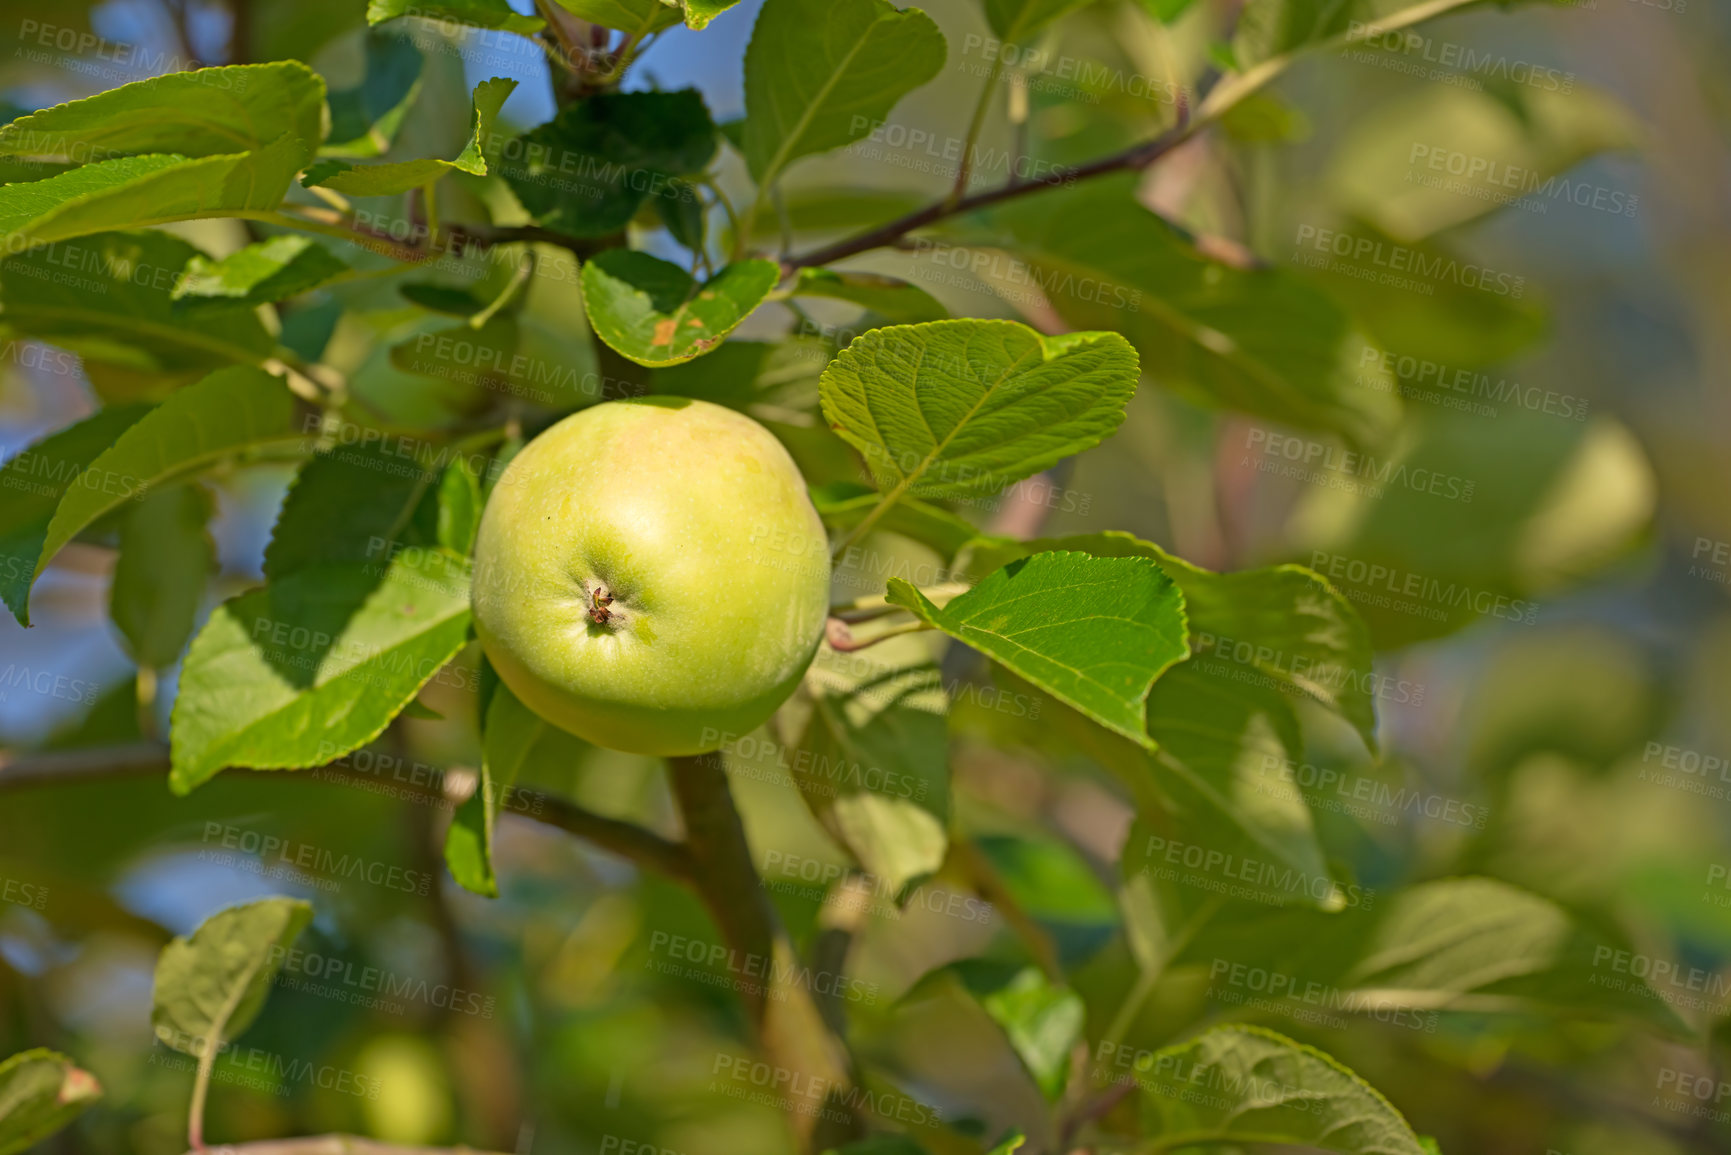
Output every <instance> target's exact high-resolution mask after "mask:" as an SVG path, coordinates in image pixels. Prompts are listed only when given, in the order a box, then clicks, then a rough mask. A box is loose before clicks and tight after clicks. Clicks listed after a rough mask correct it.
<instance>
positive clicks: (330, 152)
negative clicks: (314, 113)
mask: <svg viewBox="0 0 1731 1155" xmlns="http://www.w3.org/2000/svg"><path fill="white" fill-rule="evenodd" d="M364 44H365V45H366V61H365V71H364V72H363V74H362V77H361V82H360V83H359V84H357V85H356V86H355V87H353V88H345V89H343V90H342V91H340V92H333V93H331V94H330V101H329V103H330V109H331V131H330V137H329V139H327V140H326V141H325V143H324V146H323V147H321V148H320V149H319V155H320V156H336V157H348V158H355V157H367V156H382V155H383V154H384V153H385V152H386V150H388V149H389V148H390V147H391V142H392V141H394V140H395V139H396V138H397V130H398V129H399V128H401V127H402V124H403V118H404V117H405V116H407V115H408V112H409V108H410V106H412V105H413V104H414V103H415V98H416V97H418V96H419V95H420V93H421V68H422V64H423V61H422V59H421V52H420V49H418V48H416V47H415V44H414V41H413V40H411V39H410V38H409V37H407V36H404V35H401V34H399V33H397V32H395V31H390V32H387V31H383V30H380V29H377V28H372V29H368V30H367V33H366V38H365V40H364Z"/></svg>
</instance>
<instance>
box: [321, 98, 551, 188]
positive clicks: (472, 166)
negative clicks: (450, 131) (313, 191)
mask: <svg viewBox="0 0 1731 1155" xmlns="http://www.w3.org/2000/svg"><path fill="white" fill-rule="evenodd" d="M516 87H517V82H516V81H515V80H508V79H505V78H504V77H499V76H495V77H493V79H491V80H483V81H482V82H481V83H479V84H477V85H476V86H475V94H474V103H473V105H472V107H471V109H470V114H469V136H468V143H467V144H465V145H464V147H463V151H462V152H460V153H458V154H457V158H456V159H455V160H440V159H437V158H433V157H428V158H423V159H420V160H404V161H397V162H394V163H390V164H370V165H353V166H342V165H341V162H338V161H328V162H323V163H322V164H321V165H320V167H319V169H318V172H317V173H316V174H315V173H313V172H310V171H309V172H308V173H307V175H306V177H305V179H304V180H303V181H302V183H303V184H304V185H306V186H307V187H309V188H310V187H314V186H322V187H324V188H328V189H331V190H332V191H334V192H340V193H343V194H344V195H346V196H355V197H378V196H394V195H396V194H397V193H404V192H408V191H409V190H410V189H412V188H420V187H421V186H422V185H425V184H429V183H431V182H433V181H435V180H438V179H439V178H440V177H442V176H444V175H445V174H446V173H447V172H451V171H457V172H466V173H470V174H472V175H475V176H485V175H486V173H487V157H486V148H487V145H488V143H489V142H491V141H492V139H493V135H494V134H493V122H494V121H495V120H496V119H497V118H498V116H499V109H500V108H501V107H503V106H504V103H505V99H506V98H507V97H509V96H510V95H511V93H512V91H513V90H515V89H516ZM339 166H341V167H339Z"/></svg>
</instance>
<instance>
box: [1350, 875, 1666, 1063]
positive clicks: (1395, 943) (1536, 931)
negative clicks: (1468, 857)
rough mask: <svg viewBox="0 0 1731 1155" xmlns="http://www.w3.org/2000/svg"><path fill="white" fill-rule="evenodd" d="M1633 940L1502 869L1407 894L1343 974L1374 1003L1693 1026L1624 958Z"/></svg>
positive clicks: (1431, 884) (1385, 915)
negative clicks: (1531, 1008)
mask: <svg viewBox="0 0 1731 1155" xmlns="http://www.w3.org/2000/svg"><path fill="white" fill-rule="evenodd" d="M1627 953H1628V945H1627V943H1626V942H1623V941H1620V940H1619V938H1618V937H1616V936H1613V935H1612V934H1611V933H1609V932H1607V931H1604V930H1601V929H1599V928H1597V927H1594V926H1592V925H1591V924H1589V923H1587V922H1585V921H1583V920H1581V919H1579V918H1576V917H1575V916H1573V915H1571V914H1570V912H1569V911H1568V910H1567V909H1565V908H1564V907H1562V906H1561V905H1559V904H1558V903H1555V902H1553V901H1551V900H1550V899H1547V898H1543V897H1541V896H1539V895H1536V894H1532V893H1530V892H1529V891H1525V890H1522V889H1520V888H1519V887H1516V886H1512V885H1510V884H1509V883H1506V882H1501V881H1499V880H1497V879H1492V878H1451V879H1440V880H1438V881H1435V882H1427V883H1421V884H1419V885H1417V886H1414V887H1411V888H1409V889H1407V890H1405V891H1403V892H1401V893H1400V894H1397V895H1396V896H1395V897H1394V899H1393V900H1392V902H1391V904H1390V905H1389V907H1388V909H1387V910H1386V911H1384V912H1383V914H1382V917H1380V918H1379V919H1378V920H1377V922H1376V927H1375V929H1374V930H1373V931H1372V932H1371V933H1370V934H1369V935H1368V937H1367V938H1366V939H1365V941H1364V943H1363V946H1362V948H1361V950H1360V952H1359V954H1358V957H1357V959H1356V961H1355V962H1354V963H1353V965H1352V967H1351V968H1350V970H1349V971H1348V972H1347V973H1346V974H1345V976H1344V977H1343V978H1342V980H1341V983H1340V985H1341V987H1342V988H1344V989H1346V990H1349V991H1352V992H1354V993H1355V994H1356V995H1357V997H1358V998H1359V999H1360V1000H1361V1003H1362V1005H1364V1006H1367V1007H1377V1006H1390V1005H1398V1006H1408V1007H1420V1008H1425V1009H1435V1008H1458V1009H1461V1010H1471V1009H1475V1008H1483V1009H1499V1008H1504V1007H1508V1006H1510V1005H1511V1004H1514V1005H1521V1004H1526V1005H1537V1006H1542V1007H1545V1008H1546V1009H1548V1010H1551V1011H1553V1012H1560V1013H1563V1014H1582V1013H1585V1014H1588V1015H1602V1014H1607V1013H1608V1014H1615V1015H1620V1016H1624V1017H1629V1018H1634V1019H1637V1020H1639V1021H1643V1022H1647V1023H1651V1024H1652V1025H1654V1026H1656V1027H1659V1028H1660V1029H1662V1030H1665V1031H1667V1032H1670V1033H1672V1034H1687V1033H1688V1028H1687V1027H1685V1026H1684V1025H1683V1023H1682V1021H1681V1020H1680V1019H1679V1018H1678V1017H1677V1014H1676V1012H1674V1011H1673V1010H1672V1009H1671V1007H1670V1004H1669V1003H1667V1002H1666V1001H1665V999H1664V997H1663V996H1662V995H1659V996H1657V997H1656V996H1655V993H1654V990H1653V989H1652V988H1650V987H1649V986H1648V985H1647V984H1646V983H1645V982H1643V981H1641V980H1640V979H1636V978H1631V977H1630V976H1628V975H1625V974H1620V973H1619V972H1618V971H1617V969H1616V967H1615V965H1614V963H1615V960H1617V959H1618V958H1619V957H1626V956H1627Z"/></svg>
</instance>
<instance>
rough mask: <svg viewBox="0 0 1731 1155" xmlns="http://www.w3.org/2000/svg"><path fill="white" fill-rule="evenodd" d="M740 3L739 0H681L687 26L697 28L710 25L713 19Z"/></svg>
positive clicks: (680, 3)
mask: <svg viewBox="0 0 1731 1155" xmlns="http://www.w3.org/2000/svg"><path fill="white" fill-rule="evenodd" d="M738 3H739V0H679V5H680V7H681V8H683V9H684V10H685V26H686V27H687V28H696V29H703V28H707V27H709V22H710V21H711V20H714V19H715V18H716V17H717V16H720V15H721V14H722V13H723V12H726V11H727V10H728V9H729V8H732V7H733V6H734V5H735V4H738Z"/></svg>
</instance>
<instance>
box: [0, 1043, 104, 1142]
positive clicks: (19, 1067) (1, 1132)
mask: <svg viewBox="0 0 1731 1155" xmlns="http://www.w3.org/2000/svg"><path fill="white" fill-rule="evenodd" d="M100 1098H102V1084H101V1083H98V1082H97V1081H96V1076H95V1075H92V1074H91V1073H90V1072H89V1071H85V1070H81V1069H80V1068H78V1067H76V1066H74V1065H73V1062H72V1060H71V1059H68V1058H67V1057H66V1056H65V1055H61V1054H56V1053H55V1052H53V1051H50V1050H47V1049H46V1048H42V1047H38V1048H36V1049H35V1050H31V1051H22V1052H20V1053H18V1054H16V1055H13V1056H11V1057H10V1058H8V1059H7V1060H6V1061H5V1062H0V1155H15V1153H16V1152H19V1151H25V1150H28V1149H29V1148H31V1147H34V1146H36V1144H38V1143H40V1142H42V1140H44V1139H46V1138H48V1136H50V1135H52V1134H54V1133H55V1132H56V1131H59V1130H61V1129H62V1128H63V1127H65V1126H66V1125H67V1124H69V1123H71V1122H72V1120H74V1119H76V1118H77V1117H78V1116H79V1115H81V1114H83V1112H84V1109H85V1108H86V1107H89V1106H90V1105H91V1104H92V1103H94V1102H96V1100H98V1099H100Z"/></svg>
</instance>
